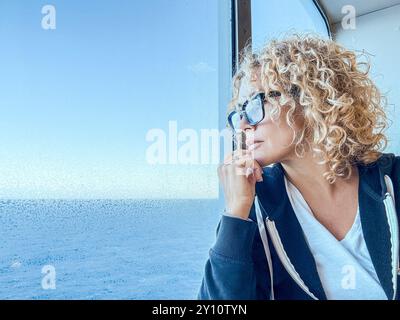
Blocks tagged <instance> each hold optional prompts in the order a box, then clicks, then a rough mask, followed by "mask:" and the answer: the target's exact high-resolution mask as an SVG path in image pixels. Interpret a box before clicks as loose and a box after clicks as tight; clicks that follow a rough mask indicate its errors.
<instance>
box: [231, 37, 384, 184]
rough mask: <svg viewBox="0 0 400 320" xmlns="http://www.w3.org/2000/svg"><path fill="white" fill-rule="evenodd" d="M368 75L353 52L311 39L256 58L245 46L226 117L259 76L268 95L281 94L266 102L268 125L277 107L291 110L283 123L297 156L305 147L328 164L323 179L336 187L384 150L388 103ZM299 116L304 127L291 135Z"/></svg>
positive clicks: (270, 46) (273, 46)
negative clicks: (339, 180) (289, 131)
mask: <svg viewBox="0 0 400 320" xmlns="http://www.w3.org/2000/svg"><path fill="white" fill-rule="evenodd" d="M361 56H366V55H365V53H364V52H362V54H361ZM362 66H365V67H366V69H365V70H363V69H362V68H361V67H362ZM369 70H370V64H369V62H358V61H357V56H356V54H355V52H353V51H350V50H347V49H345V48H344V47H342V46H340V45H339V44H337V43H336V42H334V41H332V40H330V39H325V38H322V37H320V36H318V35H316V34H313V33H305V34H302V35H301V34H297V33H294V34H291V35H290V36H287V37H285V38H284V39H282V40H278V39H273V40H271V41H270V42H268V43H267V44H266V45H265V46H264V47H262V48H261V49H259V50H257V51H255V52H253V51H252V48H251V47H250V45H248V46H246V48H245V49H244V50H243V51H242V53H241V62H240V64H239V66H238V69H237V72H236V74H235V75H234V77H233V83H232V84H233V97H232V100H231V101H230V103H229V105H228V112H229V111H230V110H232V108H233V107H234V106H236V104H237V101H238V97H239V88H240V85H241V81H242V80H243V79H244V78H247V79H249V78H254V75H255V74H256V72H257V75H258V76H259V77H260V82H261V86H262V88H263V90H264V91H265V92H266V93H267V92H271V91H277V92H279V93H280V96H278V97H277V98H267V99H268V100H269V102H270V103H271V105H272V108H271V118H272V120H274V121H275V120H276V118H279V115H280V110H281V106H286V105H287V106H288V107H289V109H288V112H287V115H286V122H287V124H288V125H289V126H290V127H291V128H292V130H293V140H292V142H291V143H295V149H294V150H295V153H296V155H297V156H299V157H302V155H303V154H304V152H305V146H306V145H307V146H308V147H309V150H312V152H313V154H314V155H316V156H317V157H318V158H319V159H321V161H320V162H319V163H322V164H323V163H327V164H328V168H329V170H328V171H327V172H325V173H324V177H325V178H326V179H327V180H328V181H329V183H334V182H335V180H336V179H337V177H344V178H348V177H350V175H351V172H352V165H353V164H355V163H363V164H369V163H372V162H374V161H376V160H377V159H378V158H379V157H380V156H381V154H382V153H381V151H380V150H381V149H384V148H385V147H386V146H387V138H386V136H385V135H384V133H383V131H384V130H385V129H386V127H387V118H386V114H385V112H384V106H385V105H386V98H385V97H384V96H381V94H380V92H379V90H378V88H377V87H376V86H375V84H374V83H373V82H372V80H371V79H370V78H369V76H368V73H369ZM266 97H268V94H266ZM299 111H300V113H301V115H302V117H303V118H304V126H303V128H302V129H301V130H300V131H297V132H295V130H294V121H293V115H295V114H297V113H298V112H299Z"/></svg>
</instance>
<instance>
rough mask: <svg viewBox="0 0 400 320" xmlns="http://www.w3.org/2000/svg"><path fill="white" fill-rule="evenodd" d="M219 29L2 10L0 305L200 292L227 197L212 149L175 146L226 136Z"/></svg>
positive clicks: (185, 20) (159, 15)
mask: <svg viewBox="0 0 400 320" xmlns="http://www.w3.org/2000/svg"><path fill="white" fill-rule="evenodd" d="M229 19H230V2H229V1H215V0H205V1H188V0H174V1H170V0H149V1H128V0H121V1H118V2H113V1H105V0H103V1H61V0H55V1H52V4H51V5H46V6H44V5H43V2H42V1H36V0H35V1H14V0H13V1H11V0H9V1H1V3H0V40H1V43H2V46H3V48H7V50H1V52H0V60H1V61H2V63H1V65H2V70H1V72H0V92H1V94H0V109H1V117H0V128H1V134H0V144H1V149H0V150H1V151H0V153H1V155H0V190H1V195H0V197H1V200H0V234H1V235H2V241H1V243H0V251H1V255H2V258H1V259H0V283H2V285H1V286H0V298H3V299H21V298H22V299H30V298H34V299H38V298H40V299H46V298H50V299H60V298H61V299H85V298H94V299H96V298H101V299H104V298H124V299H193V298H195V295H196V293H197V290H198V288H199V286H200V281H201V277H202V273H203V268H204V262H205V259H206V257H207V253H208V248H209V247H210V246H211V244H212V242H213V240H214V236H215V229H213V228H210V226H216V224H217V221H218V219H219V213H220V210H221V202H220V201H219V189H218V179H217V174H216V167H217V164H218V162H215V161H213V160H215V157H214V158H213V156H214V153H212V152H210V153H207V152H205V156H204V157H203V158H202V154H201V152H199V153H198V154H193V152H192V153H191V152H189V151H190V150H189V151H188V149H187V148H186V149H185V146H186V147H187V144H188V141H190V143H191V144H190V145H191V146H193V144H194V145H197V144H199V143H202V141H203V140H201V130H202V129H218V128H220V127H223V125H222V123H223V122H224V121H225V119H224V118H223V117H222V118H221V115H223V114H224V113H223V111H221V108H220V107H219V106H220V105H221V104H226V102H227V101H226V100H227V98H228V96H229V92H228V91H227V88H229V83H230V75H231V74H230V68H231V66H230V61H229V47H228V46H229V40H230V28H229V23H230V22H229V21H230V20H229ZM219 44H220V47H219ZM221 44H222V45H221ZM224 54H226V55H228V56H222V55H224ZM220 88H222V89H220ZM220 90H221V91H223V92H222V93H221V92H219V91H220ZM191 139H192V140H191ZM204 141H208V140H207V139H205V140H204ZM204 148H205V149H207V147H202V149H204ZM210 148H211V147H210ZM197 150H200V149H199V148H195V151H197ZM207 150H208V149H207ZM188 154H189V155H188ZM208 156H209V157H208ZM202 160H203V161H202ZM217 160H219V159H218V157H217Z"/></svg>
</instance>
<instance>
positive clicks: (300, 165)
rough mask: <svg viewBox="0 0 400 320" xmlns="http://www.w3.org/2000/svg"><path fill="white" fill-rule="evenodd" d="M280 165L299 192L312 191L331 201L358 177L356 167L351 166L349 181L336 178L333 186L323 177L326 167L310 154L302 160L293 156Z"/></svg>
mask: <svg viewBox="0 0 400 320" xmlns="http://www.w3.org/2000/svg"><path fill="white" fill-rule="evenodd" d="M281 165H282V167H283V169H284V171H285V176H286V178H287V179H288V180H289V181H290V182H291V183H293V184H294V185H295V186H296V187H297V188H298V189H299V190H300V191H301V190H313V193H314V194H318V195H321V196H324V197H329V198H332V199H333V198H335V195H336V194H337V191H338V190H340V189H342V187H343V186H345V185H348V184H350V183H352V182H354V179H355V178H356V177H357V176H358V171H357V167H356V166H353V167H352V172H351V175H350V177H349V179H344V178H342V177H338V178H337V179H336V181H335V182H334V183H333V184H330V183H329V182H328V180H326V178H325V177H324V176H323V174H324V173H325V172H327V171H328V165H327V164H318V163H317V159H316V158H313V157H312V155H311V154H310V153H306V154H305V156H304V157H303V158H299V157H297V156H295V157H294V158H293V159H288V160H284V161H282V162H281Z"/></svg>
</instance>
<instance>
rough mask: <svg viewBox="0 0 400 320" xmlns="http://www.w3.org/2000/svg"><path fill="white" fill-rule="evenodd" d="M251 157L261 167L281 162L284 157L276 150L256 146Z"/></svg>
mask: <svg viewBox="0 0 400 320" xmlns="http://www.w3.org/2000/svg"><path fill="white" fill-rule="evenodd" d="M253 158H254V160H255V161H257V162H258V164H259V165H260V166H261V167H266V166H269V165H271V164H273V163H277V162H281V160H282V159H283V158H284V157H283V155H282V154H279V153H277V152H276V151H275V152H274V151H271V150H269V149H268V150H266V149H265V148H257V149H256V150H254V152H253Z"/></svg>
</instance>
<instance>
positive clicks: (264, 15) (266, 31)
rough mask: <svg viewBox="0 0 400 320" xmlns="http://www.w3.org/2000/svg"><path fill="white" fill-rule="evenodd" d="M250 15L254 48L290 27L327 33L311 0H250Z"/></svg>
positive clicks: (303, 30)
mask: <svg viewBox="0 0 400 320" xmlns="http://www.w3.org/2000/svg"><path fill="white" fill-rule="evenodd" d="M251 15H252V44H253V46H254V48H258V47H260V46H262V45H264V43H265V42H267V41H269V40H270V39H271V38H274V37H279V36H283V35H284V34H286V33H290V32H293V31H295V32H296V31H297V32H306V31H312V32H317V33H320V34H322V35H328V31H327V28H326V25H325V22H324V20H323V19H322V17H321V14H320V12H319V11H318V9H317V8H316V6H315V4H314V3H313V1H312V0H300V1H292V0H269V1H265V0H252V1H251Z"/></svg>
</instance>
